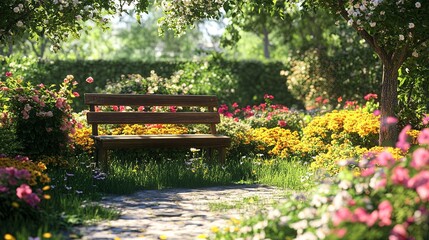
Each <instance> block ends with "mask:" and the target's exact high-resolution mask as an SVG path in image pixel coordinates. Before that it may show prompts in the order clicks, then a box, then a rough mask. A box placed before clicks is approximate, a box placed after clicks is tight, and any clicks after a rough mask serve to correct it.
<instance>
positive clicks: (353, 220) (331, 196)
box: [216, 129, 429, 240]
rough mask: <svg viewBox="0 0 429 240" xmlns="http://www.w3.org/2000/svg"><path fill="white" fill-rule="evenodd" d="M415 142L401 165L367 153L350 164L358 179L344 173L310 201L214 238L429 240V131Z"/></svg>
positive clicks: (294, 202)
mask: <svg viewBox="0 0 429 240" xmlns="http://www.w3.org/2000/svg"><path fill="white" fill-rule="evenodd" d="M406 132H407V131H403V132H402V133H401V134H402V140H400V141H406V140H404V139H405V137H406V136H405V135H406ZM400 138H401V137H400ZM417 140H418V144H417V145H414V146H411V147H410V148H409V150H408V152H407V154H406V156H405V157H404V158H402V159H400V160H395V159H394V156H393V155H392V154H391V153H389V152H387V151H386V152H382V153H379V154H371V153H366V154H364V156H362V158H361V159H359V161H353V160H349V164H353V165H356V166H359V167H360V168H361V169H362V171H361V174H360V176H356V174H355V173H354V172H353V171H352V170H351V171H349V170H347V169H345V170H344V171H341V172H340V173H339V174H338V175H337V176H335V177H333V178H329V179H325V180H324V182H323V183H321V184H319V185H318V186H317V187H316V188H315V191H314V192H313V194H312V195H310V196H305V195H296V196H294V197H292V198H291V200H290V201H288V202H287V203H286V204H284V205H283V206H280V207H278V208H275V209H271V210H269V211H267V212H265V213H262V214H259V215H258V216H255V217H252V218H249V219H246V220H244V221H242V222H239V223H234V224H235V226H232V228H226V229H227V230H226V231H223V232H218V233H217V234H216V236H217V237H218V238H219V239H238V238H241V239H251V238H252V237H253V238H255V237H258V239H266V238H268V239H285V238H291V239H292V238H295V239H389V240H399V239H428V237H429V129H424V130H423V131H421V132H420V134H419V136H418V138H417ZM403 144H404V143H402V145H403ZM403 146H405V145H403ZM404 150H405V149H404ZM230 229H234V231H230ZM249 237H250V238H249Z"/></svg>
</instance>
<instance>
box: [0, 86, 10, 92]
mask: <svg viewBox="0 0 429 240" xmlns="http://www.w3.org/2000/svg"><path fill="white" fill-rule="evenodd" d="M0 90H2V91H4V92H7V91H9V88H8V87H1V88H0Z"/></svg>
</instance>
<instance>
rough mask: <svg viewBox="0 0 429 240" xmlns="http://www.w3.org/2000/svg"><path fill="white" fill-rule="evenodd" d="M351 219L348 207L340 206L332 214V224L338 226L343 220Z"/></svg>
mask: <svg viewBox="0 0 429 240" xmlns="http://www.w3.org/2000/svg"><path fill="white" fill-rule="evenodd" d="M352 219H353V214H352V212H351V211H350V210H349V209H348V208H340V209H338V210H337V211H336V212H335V213H334V216H332V223H333V224H334V226H338V225H340V224H341V222H343V221H351V220H352Z"/></svg>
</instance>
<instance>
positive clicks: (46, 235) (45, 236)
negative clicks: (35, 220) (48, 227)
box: [42, 232, 52, 238]
mask: <svg viewBox="0 0 429 240" xmlns="http://www.w3.org/2000/svg"><path fill="white" fill-rule="evenodd" d="M42 236H43V238H51V237H52V234H51V233H49V232H46V233H44V234H43V235H42Z"/></svg>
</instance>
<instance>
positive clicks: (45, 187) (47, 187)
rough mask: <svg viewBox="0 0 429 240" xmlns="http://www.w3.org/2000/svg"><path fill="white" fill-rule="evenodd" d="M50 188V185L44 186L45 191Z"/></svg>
mask: <svg viewBox="0 0 429 240" xmlns="http://www.w3.org/2000/svg"><path fill="white" fill-rule="evenodd" d="M49 189H51V187H50V186H48V185H46V186H44V187H43V188H42V190H43V191H48V190H49Z"/></svg>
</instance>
